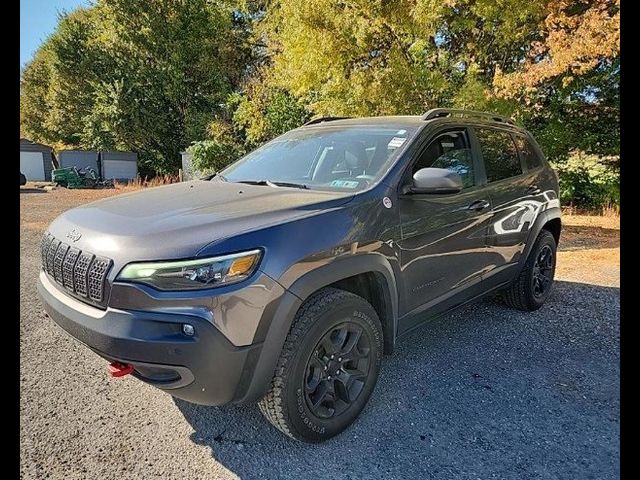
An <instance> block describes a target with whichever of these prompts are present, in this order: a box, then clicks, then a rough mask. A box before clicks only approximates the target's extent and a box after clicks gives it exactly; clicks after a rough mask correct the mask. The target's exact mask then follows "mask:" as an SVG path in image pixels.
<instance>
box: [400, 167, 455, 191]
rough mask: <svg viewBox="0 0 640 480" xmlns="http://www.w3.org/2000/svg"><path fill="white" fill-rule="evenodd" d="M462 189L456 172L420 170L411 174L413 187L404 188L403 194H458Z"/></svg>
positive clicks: (439, 169) (444, 169)
mask: <svg viewBox="0 0 640 480" xmlns="http://www.w3.org/2000/svg"><path fill="white" fill-rule="evenodd" d="M462 187H463V185H462V178H461V177H460V175H459V174H457V173H456V172H452V171H451V170H447V169H446V168H421V169H420V170H418V171H417V172H416V173H414V174H413V185H408V186H407V187H405V188H404V193H407V194H412V193H413V194H416V193H422V194H434V193H440V194H442V193H458V192H459V191H461V190H462Z"/></svg>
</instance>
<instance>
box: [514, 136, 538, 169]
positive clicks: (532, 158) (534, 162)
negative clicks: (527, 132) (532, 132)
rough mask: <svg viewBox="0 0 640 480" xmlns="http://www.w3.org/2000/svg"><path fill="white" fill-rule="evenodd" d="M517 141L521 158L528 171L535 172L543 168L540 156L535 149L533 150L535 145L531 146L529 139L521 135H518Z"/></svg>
mask: <svg viewBox="0 0 640 480" xmlns="http://www.w3.org/2000/svg"><path fill="white" fill-rule="evenodd" d="M515 139H516V145H517V146H518V150H519V151H520V156H521V157H522V159H523V160H524V164H525V166H526V167H527V170H533V169H534V168H538V167H539V166H541V165H542V160H541V159H540V157H539V156H538V153H537V152H536V150H535V148H533V145H531V142H530V141H529V139H528V138H526V137H523V136H520V135H516V136H515Z"/></svg>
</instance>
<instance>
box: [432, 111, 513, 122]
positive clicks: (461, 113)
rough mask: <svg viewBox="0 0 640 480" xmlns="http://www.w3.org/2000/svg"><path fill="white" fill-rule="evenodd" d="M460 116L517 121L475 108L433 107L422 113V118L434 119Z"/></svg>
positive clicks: (495, 120)
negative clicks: (477, 110)
mask: <svg viewBox="0 0 640 480" xmlns="http://www.w3.org/2000/svg"><path fill="white" fill-rule="evenodd" d="M454 115H457V116H460V117H478V118H484V119H487V120H493V121H494V122H500V123H508V124H510V125H515V124H516V122H514V121H513V119H511V118H508V117H502V116H500V115H495V114H493V113H486V112H476V111H474V110H456V109H453V108H432V109H431V110H429V111H427V112H426V113H425V114H424V115H422V120H432V119H434V118H442V117H449V116H454Z"/></svg>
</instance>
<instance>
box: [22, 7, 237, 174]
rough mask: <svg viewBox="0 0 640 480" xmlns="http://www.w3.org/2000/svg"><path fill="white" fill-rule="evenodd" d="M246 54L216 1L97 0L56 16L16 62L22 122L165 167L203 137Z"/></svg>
mask: <svg viewBox="0 0 640 480" xmlns="http://www.w3.org/2000/svg"><path fill="white" fill-rule="evenodd" d="M248 56H249V50H248V48H247V47H246V46H245V41H244V36H243V31H242V29H238V28H236V25H235V24H234V17H233V14H232V10H231V9H230V7H229V6H228V5H226V4H225V3H224V2H209V1H207V0H190V1H188V2H186V1H182V0H99V1H98V2H97V3H96V5H95V6H94V7H91V8H87V9H81V10H77V11H75V12H73V13H72V14H69V15H66V16H64V17H63V18H61V20H60V23H59V25H58V28H57V30H56V32H55V33H54V34H53V36H52V37H51V38H50V39H48V41H47V42H46V44H45V45H44V46H43V47H42V48H41V51H40V52H38V55H37V56H36V58H35V59H34V61H32V62H31V63H30V64H29V65H28V66H27V67H26V68H25V70H24V72H23V75H22V81H21V120H22V123H23V125H24V129H25V130H26V131H28V132H29V133H30V134H31V136H32V137H33V138H34V140H39V141H44V142H50V143H53V142H56V141H62V142H64V143H65V144H68V145H73V146H78V147H83V148H103V149H110V148H121V149H128V150H134V151H137V152H139V153H140V154H141V159H142V161H143V166H144V165H146V166H147V167H148V168H149V169H150V170H153V171H156V172H159V173H164V172H169V171H172V170H174V169H175V168H177V166H178V159H179V152H180V150H181V149H183V148H185V146H187V145H188V144H189V143H190V142H191V141H193V140H198V139H202V138H203V137H204V136H205V133H206V126H207V124H208V123H209V122H210V121H211V119H212V118H213V116H214V115H215V114H216V113H217V112H218V111H220V109H221V107H220V105H221V104H224V102H225V101H226V98H227V96H228V95H229V94H230V93H231V92H232V91H233V90H234V89H235V88H236V86H237V85H238V84H239V82H240V78H241V76H242V74H243V71H244V70H243V68H244V65H245V64H246V63H247V61H248V60H247V59H248ZM40 85H44V86H40Z"/></svg>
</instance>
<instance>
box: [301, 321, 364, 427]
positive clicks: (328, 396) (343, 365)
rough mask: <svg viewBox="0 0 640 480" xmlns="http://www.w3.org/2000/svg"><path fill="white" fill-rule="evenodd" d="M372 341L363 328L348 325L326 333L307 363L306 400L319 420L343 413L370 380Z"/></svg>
mask: <svg viewBox="0 0 640 480" xmlns="http://www.w3.org/2000/svg"><path fill="white" fill-rule="evenodd" d="M370 345H371V340H370V339H369V337H368V334H367V333H366V332H364V330H363V328H362V327H361V326H359V325H357V324H356V323H353V322H348V321H347V322H345V323H343V324H341V325H338V326H337V327H336V328H332V329H331V330H330V331H329V332H327V333H326V334H325V335H324V336H323V337H322V339H321V340H320V342H318V345H317V346H316V348H315V350H314V352H313V354H312V355H311V357H310V358H309V360H308V362H307V368H306V376H305V381H304V390H305V400H306V402H307V406H308V407H309V410H311V412H312V413H313V414H314V415H315V416H316V417H318V418H331V417H334V416H337V415H340V414H342V413H343V412H344V411H345V410H347V409H348V408H349V407H350V406H351V405H352V404H353V402H355V401H356V400H357V399H358V397H359V395H360V393H362V390H363V388H364V386H365V384H366V383H367V381H368V377H369V373H370V365H371V359H370V354H371V347H370Z"/></svg>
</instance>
